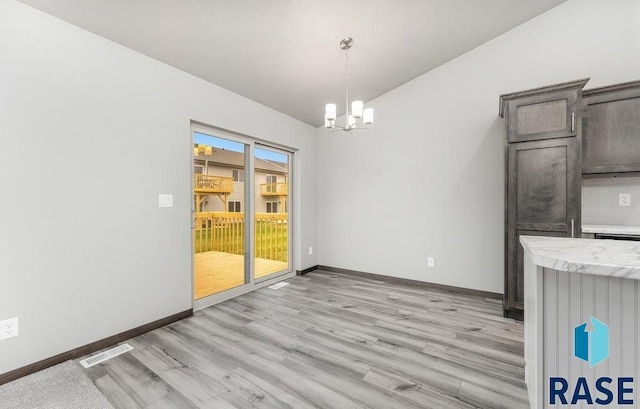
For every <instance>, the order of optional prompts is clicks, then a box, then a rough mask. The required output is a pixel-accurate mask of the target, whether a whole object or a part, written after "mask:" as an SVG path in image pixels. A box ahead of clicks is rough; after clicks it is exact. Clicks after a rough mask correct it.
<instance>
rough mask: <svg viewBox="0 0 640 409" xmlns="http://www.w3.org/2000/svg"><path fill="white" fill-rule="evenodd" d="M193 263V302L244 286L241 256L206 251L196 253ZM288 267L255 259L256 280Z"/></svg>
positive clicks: (286, 264)
mask: <svg viewBox="0 0 640 409" xmlns="http://www.w3.org/2000/svg"><path fill="white" fill-rule="evenodd" d="M194 261H195V263H194V264H195V266H194V270H195V279H194V285H193V293H194V294H193V296H194V299H195V300H199V299H200V298H203V297H206V296H209V295H212V294H217V293H220V292H222V291H225V290H229V289H231V288H236V287H238V286H240V285H242V284H244V256H243V255H239V254H230V253H224V252H222V251H207V252H205V253H196V254H195V258H194ZM288 267H289V264H288V263H285V262H283V261H277V260H267V259H265V258H257V257H256V259H255V271H256V278H262V277H265V276H268V275H269V274H273V273H277V272H278V271H284V270H286V269H287V268H288Z"/></svg>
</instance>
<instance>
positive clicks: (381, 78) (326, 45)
mask: <svg viewBox="0 0 640 409" xmlns="http://www.w3.org/2000/svg"><path fill="white" fill-rule="evenodd" d="M21 1H22V2H23V3H25V4H28V5H30V6H32V7H35V8H37V9H39V10H42V11H44V12H46V13H48V14H51V15H53V16H56V17H58V18H60V19H63V20H66V21H68V22H70V23H72V24H75V25H77V26H79V27H82V28H84V29H86V30H89V31H91V32H94V33H96V34H98V35H100V36H102V37H105V38H107V39H109V40H112V41H114V42H116V43H120V44H122V45H124V46H126V47H129V48H131V49H133V50H136V51H138V52H140V53H142V54H145V55H148V56H150V57H153V58H155V59H157V60H160V61H163V62H165V63H167V64H169V65H172V66H174V67H177V68H179V69H181V70H183V71H186V72H188V73H190V74H193V75H195V76H197V77H200V78H202V79H204V80H207V81H210V82H212V83H214V84H216V85H219V86H221V87H223V88H226V89H228V90H231V91H233V92H235V93H238V94H240V95H243V96H246V97H247V98H250V99H252V100H254V101H257V102H260V103H262V104H264V105H266V106H269V107H271V108H273V109H275V110H278V111H280V112H283V113H285V114H287V115H290V116H292V117H294V118H298V119H299V120H301V121H303V122H306V123H308V124H311V125H314V126H319V125H321V124H322V123H323V114H324V104H326V103H328V102H335V103H337V104H338V113H340V112H344V91H345V56H344V52H343V51H342V50H341V49H340V48H339V43H340V40H342V39H343V38H345V37H352V38H353V39H354V45H353V48H352V49H351V50H350V52H349V71H350V74H349V77H350V93H351V96H352V97H353V98H352V99H356V98H358V99H362V100H364V101H365V102H367V101H370V100H372V99H374V98H376V97H378V96H380V95H382V94H385V93H386V92H388V91H390V90H392V89H394V88H396V87H398V86H399V85H401V84H403V83H405V82H407V81H410V80H412V79H414V78H416V77H418V76H420V75H421V74H424V73H425V72H428V71H430V70H432V69H433V68H435V67H437V66H439V65H441V64H444V63H446V62H447V61H449V60H451V59H453V58H455V57H457V56H459V55H462V54H464V53H466V52H467V51H469V50H471V49H473V48H474V47H477V46H478V45H480V44H482V43H484V42H487V41H489V40H491V39H492V38H495V37H497V36H499V35H500V34H502V33H504V32H506V31H508V30H510V29H512V28H514V27H516V26H518V25H520V24H522V23H524V22H526V21H528V20H530V19H532V18H534V17H536V16H538V15H540V14H542V13H544V12H545V11H547V10H549V9H551V8H553V7H555V6H557V5H558V4H560V3H563V2H564V1H566V0H536V1H525V0H482V1H479V0H324V1H320V0H315V1H312V0H135V1H132V0H56V1H50V0H21ZM341 102H342V103H341Z"/></svg>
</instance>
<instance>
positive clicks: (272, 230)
mask: <svg viewBox="0 0 640 409" xmlns="http://www.w3.org/2000/svg"><path fill="white" fill-rule="evenodd" d="M214 233H215V236H214V237H215V238H216V239H215V240H212V235H213V234H214ZM255 235H256V242H255V249H256V257H259V258H268V259H273V260H278V261H288V235H289V229H288V226H284V227H282V226H276V225H275V224H274V223H257V226H256V231H255ZM243 241H244V232H243V231H242V229H241V228H239V226H238V225H235V226H217V227H213V228H203V229H198V230H196V233H195V252H196V253H202V252H207V251H224V252H227V253H232V254H244V245H243Z"/></svg>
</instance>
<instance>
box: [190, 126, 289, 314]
mask: <svg viewBox="0 0 640 409" xmlns="http://www.w3.org/2000/svg"><path fill="white" fill-rule="evenodd" d="M196 132H197V133H202V134H205V135H210V136H213V137H220V138H223V139H228V140H230V141H233V142H238V143H242V144H244V145H245V146H246V147H245V169H244V185H245V189H244V220H245V232H244V233H245V238H244V240H245V243H244V244H245V252H244V274H245V284H243V285H240V286H238V287H234V288H231V289H228V290H225V291H222V292H219V293H216V294H212V295H210V296H207V297H204V298H201V299H198V300H194V299H193V298H194V288H195V243H194V236H193V234H191V269H190V271H191V298H192V301H193V310H194V311H197V310H201V309H203V308H206V307H208V306H210V305H214V304H217V303H219V302H222V301H225V300H228V299H231V298H234V297H237V296H239V295H242V294H246V293H248V292H250V291H253V290H257V289H259V288H262V287H265V286H267V285H271V284H273V283H276V282H278V281H282V280H284V279H287V278H290V277H293V276H295V269H294V267H293V266H294V265H295V260H294V255H295V251H294V243H295V241H294V240H293V235H294V231H295V228H294V227H295V226H294V224H293V223H294V220H295V217H293V216H294V215H293V213H294V211H293V210H294V206H292V203H293V200H294V199H293V198H294V194H295V191H294V189H293V180H294V179H295V177H294V158H295V150H294V149H291V148H288V147H285V146H282V145H280V144H277V143H273V142H269V141H264V140H260V139H257V138H253V137H250V136H247V135H242V134H239V133H236V132H233V131H229V130H225V129H221V128H217V127H213V126H208V125H204V124H201V123H197V122H192V123H191V127H190V136H189V141H190V145H189V152H190V155H191V156H190V157H191V160H190V163H189V169H190V171H189V175H190V185H189V186H190V188H189V192H190V193H191V199H190V200H191V202H193V196H194V186H193V182H194V172H193V160H194V155H193V143H194V133H196ZM256 145H258V146H259V147H260V148H267V149H269V148H274V149H277V150H282V151H285V152H286V153H287V154H288V155H289V162H290V163H289V169H290V172H289V198H288V201H289V209H287V210H288V214H287V217H288V220H287V223H289V227H288V229H289V230H288V232H289V233H288V246H289V250H288V258H289V267H288V269H287V270H286V271H283V272H282V273H281V274H275V273H274V275H273V276H266V277H263V278H261V279H259V280H256V279H255V256H254V255H255V211H254V210H255V194H256V192H255V169H254V168H255V146H256ZM246 186H249V188H248V189H247V188H246ZM190 207H193V204H191V206H190ZM194 211H195V209H193V208H192V209H191V213H192V214H193V212H194ZM191 223H192V226H191V229H192V230H193V229H194V228H195V226H193V219H192V222H191Z"/></svg>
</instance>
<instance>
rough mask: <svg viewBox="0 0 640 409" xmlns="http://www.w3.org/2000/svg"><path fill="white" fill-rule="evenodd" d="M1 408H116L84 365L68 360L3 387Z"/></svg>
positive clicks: (0, 388)
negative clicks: (87, 372)
mask: <svg viewBox="0 0 640 409" xmlns="http://www.w3.org/2000/svg"><path fill="white" fill-rule="evenodd" d="M0 409H113V406H111V405H110V404H109V402H108V401H107V400H106V399H105V398H104V396H102V394H101V393H100V391H98V389H97V388H96V387H95V386H94V385H93V383H92V382H91V380H90V379H89V378H88V377H87V375H85V374H84V372H83V369H82V367H81V366H79V365H78V364H76V363H75V362H73V361H67V362H65V363H62V364H60V365H56V366H53V367H51V368H48V369H45V370H44V371H40V372H37V373H34V374H33V375H29V376H25V377H24V378H20V379H18V380H15V381H13V382H9V383H7V384H5V385H2V386H0Z"/></svg>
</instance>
